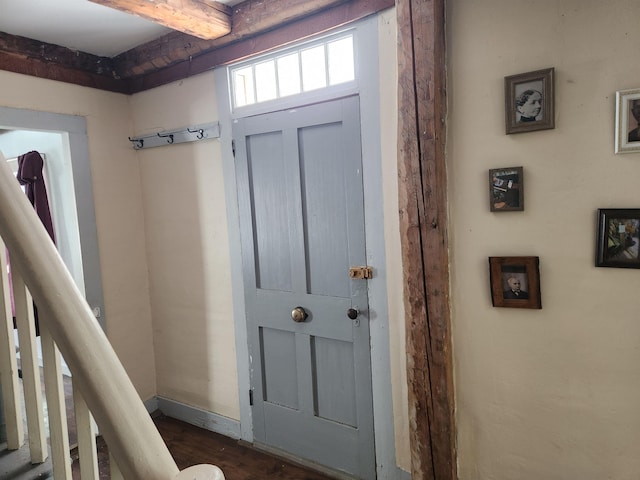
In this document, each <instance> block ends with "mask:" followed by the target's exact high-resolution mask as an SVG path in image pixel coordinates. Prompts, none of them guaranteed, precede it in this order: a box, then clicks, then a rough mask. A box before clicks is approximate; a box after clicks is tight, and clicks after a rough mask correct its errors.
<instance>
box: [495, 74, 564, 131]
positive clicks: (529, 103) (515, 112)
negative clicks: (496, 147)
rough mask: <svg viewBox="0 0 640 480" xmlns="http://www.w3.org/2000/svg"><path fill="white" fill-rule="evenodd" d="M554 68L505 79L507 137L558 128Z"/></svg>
mask: <svg viewBox="0 0 640 480" xmlns="http://www.w3.org/2000/svg"><path fill="white" fill-rule="evenodd" d="M554 75H555V69H554V68H553V67H552V68H545V69H542V70H535V71H533V72H527V73H519V74H517V75H510V76H508V77H504V94H505V102H504V104H505V123H506V133H507V135H509V134H512V133H524V132H533V131H536V130H548V129H552V128H555V92H554V90H555V89H554V83H555V81H554Z"/></svg>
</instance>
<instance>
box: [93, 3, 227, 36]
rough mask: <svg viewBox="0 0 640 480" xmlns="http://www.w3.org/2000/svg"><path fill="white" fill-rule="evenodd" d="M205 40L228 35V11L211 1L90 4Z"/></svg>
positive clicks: (221, 5) (224, 6)
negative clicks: (134, 16) (118, 11)
mask: <svg viewBox="0 0 640 480" xmlns="http://www.w3.org/2000/svg"><path fill="white" fill-rule="evenodd" d="M90 1H91V2H93V3H98V4H100V5H104V6H106V7H110V8H113V9H115V10H120V11H122V12H126V13H130V14H133V15H137V16H139V17H142V18H146V19H147V20H151V21H152V22H156V23H159V24H161V25H164V26H165V27H169V28H171V29H173V30H177V31H179V32H184V33H186V34H188V35H193V36H194V37H197V38H202V39H204V40H213V39H215V38H219V37H222V36H224V35H226V34H228V33H229V32H230V31H231V9H230V8H229V7H228V6H226V5H223V4H222V3H219V2H215V1H213V0H90Z"/></svg>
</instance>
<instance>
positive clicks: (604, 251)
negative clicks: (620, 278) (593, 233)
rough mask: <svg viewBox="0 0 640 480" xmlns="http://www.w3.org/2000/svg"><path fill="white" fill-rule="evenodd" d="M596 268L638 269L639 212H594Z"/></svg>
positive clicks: (606, 210)
mask: <svg viewBox="0 0 640 480" xmlns="http://www.w3.org/2000/svg"><path fill="white" fill-rule="evenodd" d="M597 225H598V231H597V242H596V267H614V268H640V208H600V209H598V221H597Z"/></svg>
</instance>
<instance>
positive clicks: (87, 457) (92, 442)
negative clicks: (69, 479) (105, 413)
mask: <svg viewBox="0 0 640 480" xmlns="http://www.w3.org/2000/svg"><path fill="white" fill-rule="evenodd" d="M73 406H74V408H75V412H76V430H77V431H78V455H79V456H80V474H81V475H82V480H98V479H99V478H100V474H99V470H98V452H97V448H96V427H95V423H94V421H93V418H91V413H90V412H89V407H88V406H87V402H85V401H84V398H83V397H82V394H81V393H80V391H79V390H78V388H77V387H76V385H75V383H74V384H73Z"/></svg>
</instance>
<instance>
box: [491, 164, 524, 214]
mask: <svg viewBox="0 0 640 480" xmlns="http://www.w3.org/2000/svg"><path fill="white" fill-rule="evenodd" d="M489 208H490V209H491V211H492V212H508V211H518V210H524V176H523V169H522V167H507V168H493V169H491V170H489Z"/></svg>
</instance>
